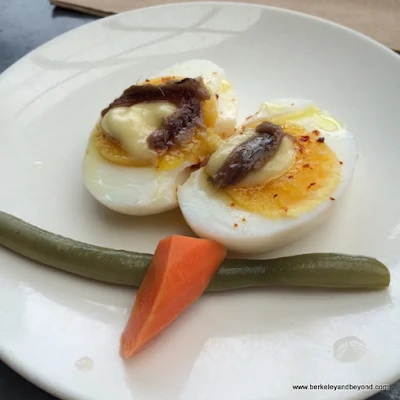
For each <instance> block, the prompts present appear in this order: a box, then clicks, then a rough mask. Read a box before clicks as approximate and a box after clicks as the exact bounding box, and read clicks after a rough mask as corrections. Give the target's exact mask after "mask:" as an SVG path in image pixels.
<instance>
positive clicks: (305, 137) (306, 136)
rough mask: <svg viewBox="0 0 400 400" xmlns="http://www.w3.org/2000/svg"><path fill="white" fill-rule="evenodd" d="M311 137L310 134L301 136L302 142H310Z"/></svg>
mask: <svg viewBox="0 0 400 400" xmlns="http://www.w3.org/2000/svg"><path fill="white" fill-rule="evenodd" d="M309 139H310V136H308V135H304V136H300V140H301V141H302V142H308V141H309Z"/></svg>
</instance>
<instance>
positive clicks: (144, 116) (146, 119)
mask: <svg viewBox="0 0 400 400" xmlns="http://www.w3.org/2000/svg"><path fill="white" fill-rule="evenodd" d="M176 110H177V107H176V106H175V105H174V104H172V103H170V102H168V101H154V102H151V103H139V104H135V105H133V106H130V107H115V108H112V109H111V110H109V111H108V112H107V114H106V115H104V117H103V118H102V120H101V126H102V128H103V130H104V132H105V133H106V134H107V135H109V136H111V138H113V139H115V140H116V141H117V142H119V143H120V146H121V147H122V148H123V149H124V150H126V152H127V153H128V154H129V155H130V156H131V158H133V159H134V160H136V161H138V162H139V163H140V164H145V163H146V162H147V163H148V164H152V163H153V161H154V159H155V158H156V153H155V152H154V151H152V150H150V149H149V148H148V146H147V138H148V137H149V135H150V134H151V133H152V132H154V131H155V130H157V129H159V128H160V126H161V125H162V123H163V121H164V118H167V117H169V116H170V115H172V114H173V113H174V112H175V111H176Z"/></svg>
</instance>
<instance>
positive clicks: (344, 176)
mask: <svg viewBox="0 0 400 400" xmlns="http://www.w3.org/2000/svg"><path fill="white" fill-rule="evenodd" d="M269 103H273V104H279V105H281V106H283V107H282V108H281V109H280V110H279V113H280V115H285V114H290V113H292V112H293V110H296V109H297V110H302V109H305V108H308V107H309V106H310V105H312V104H313V103H312V102H311V101H307V100H292V99H279V100H274V101H271V102H269ZM276 112H277V111H276V110H275V109H272V108H271V109H269V108H268V106H263V107H261V108H260V110H259V111H258V112H257V113H256V114H255V115H253V116H252V117H251V118H250V119H248V120H246V121H245V123H244V124H243V125H246V124H249V123H251V122H254V121H262V120H265V119H268V118H270V117H271V115H272V114H275V115H276ZM296 123H298V124H300V125H302V126H303V127H305V128H306V129H307V130H310V131H312V130H313V129H318V130H319V131H320V132H321V136H323V137H325V143H326V144H327V145H328V146H329V147H330V148H331V149H332V150H333V151H334V152H335V153H336V155H337V157H338V159H339V160H341V161H343V165H342V167H341V173H340V182H339V184H338V186H337V187H336V190H335V191H334V193H333V194H332V197H334V198H335V199H336V201H331V200H330V199H326V200H324V201H322V202H321V203H320V204H319V205H318V206H317V207H315V208H314V209H312V210H311V211H309V212H306V213H304V214H302V215H300V216H299V217H297V218H289V217H282V218H277V219H271V218H267V217H265V216H262V215H259V214H256V213H254V212H250V211H247V210H245V209H243V208H240V207H238V206H236V207H231V206H230V204H231V202H232V199H231V198H230V197H229V196H228V195H227V194H225V193H224V192H223V191H217V190H216V189H215V188H213V187H212V186H211V185H210V184H209V182H208V181H207V177H208V175H207V174H206V172H205V168H201V169H199V170H198V171H196V172H194V173H193V174H192V175H191V176H190V178H189V179H188V180H187V181H186V182H185V183H184V184H183V185H181V186H180V187H179V188H178V193H177V194H178V201H179V206H180V208H181V210H182V213H183V216H184V218H185V220H186V222H187V223H188V225H189V226H190V227H191V229H192V230H193V231H194V232H195V233H196V234H197V235H198V236H200V237H203V238H208V239H212V240H215V241H218V242H220V243H222V244H224V245H225V246H226V248H227V249H228V250H231V251H235V252H239V253H242V254H250V253H263V252H266V251H269V250H272V249H274V248H277V247H280V246H283V245H286V244H288V243H290V242H292V241H294V240H296V239H298V238H299V237H300V236H302V235H304V234H305V233H307V232H308V231H310V230H312V229H313V228H314V227H315V226H317V225H318V224H320V223H321V222H323V221H324V220H325V219H326V218H327V217H328V215H329V212H330V211H331V209H332V208H333V207H334V205H336V204H337V203H338V201H339V199H340V198H341V197H342V195H343V193H344V192H345V190H346V188H347V187H348V186H349V184H350V182H351V179H352V176H353V171H354V168H355V163H356V158H357V148H356V144H355V141H354V137H353V135H352V134H351V133H350V132H348V131H347V130H346V129H345V128H340V129H339V130H337V131H335V132H327V131H325V130H323V129H321V128H320V127H319V126H317V125H316V124H315V123H314V122H313V120H311V119H307V118H306V119H304V120H300V121H296ZM243 219H244V220H245V222H244V220H243ZM235 224H236V226H235Z"/></svg>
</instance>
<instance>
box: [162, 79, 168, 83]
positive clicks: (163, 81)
mask: <svg viewBox="0 0 400 400" xmlns="http://www.w3.org/2000/svg"><path fill="white" fill-rule="evenodd" d="M161 81H162V83H165V82H168V81H169V79H168V78H161Z"/></svg>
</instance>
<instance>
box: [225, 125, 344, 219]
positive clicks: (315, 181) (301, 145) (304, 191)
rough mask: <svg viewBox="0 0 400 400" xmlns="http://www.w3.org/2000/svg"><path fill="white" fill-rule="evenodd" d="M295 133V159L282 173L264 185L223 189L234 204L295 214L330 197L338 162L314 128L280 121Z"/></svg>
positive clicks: (276, 214)
mask: <svg viewBox="0 0 400 400" xmlns="http://www.w3.org/2000/svg"><path fill="white" fill-rule="evenodd" d="M280 125H281V126H282V128H283V130H284V131H285V132H286V133H288V134H290V135H292V136H294V137H295V139H296V141H295V161H294V164H293V166H292V168H290V169H289V170H288V171H287V172H286V173H285V174H284V175H282V176H280V177H279V178H276V179H273V180H271V181H269V182H268V183H267V184H265V185H260V186H252V187H230V188H227V189H225V191H226V192H227V193H228V195H229V196H230V197H231V198H232V200H233V202H234V204H237V205H238V206H240V207H242V208H244V209H247V210H249V211H251V212H254V213H257V214H260V215H264V216H266V217H269V218H278V217H282V216H287V217H298V216H299V215H301V214H303V213H305V212H307V211H309V210H311V209H313V208H314V207H316V206H317V205H318V204H320V203H321V202H322V201H324V200H326V199H327V198H329V196H331V194H332V193H333V191H334V190H335V189H336V187H337V185H338V183H339V180H340V163H339V160H338V159H337V156H336V154H335V153H334V152H333V151H332V150H331V149H330V148H329V146H327V145H326V144H325V143H323V142H321V141H318V138H319V134H318V132H317V131H314V132H308V131H306V130H305V129H304V128H303V127H301V126H299V125H297V124H295V123H292V122H284V123H282V124H280Z"/></svg>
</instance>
